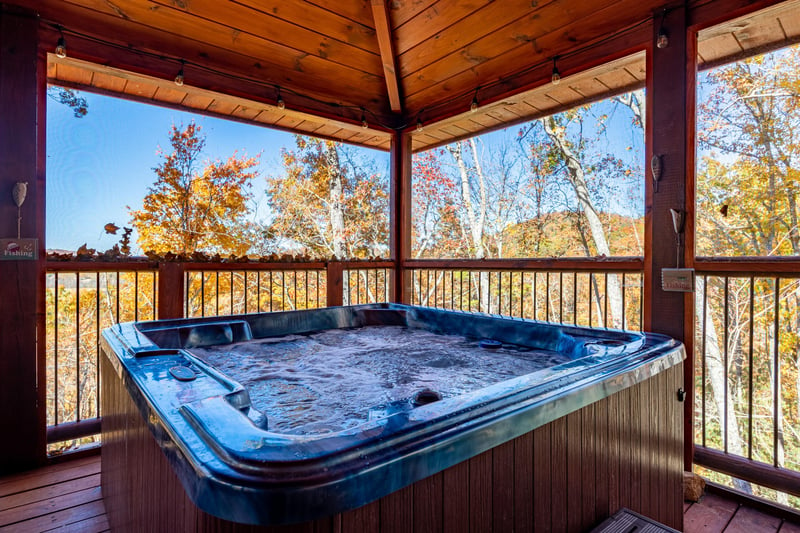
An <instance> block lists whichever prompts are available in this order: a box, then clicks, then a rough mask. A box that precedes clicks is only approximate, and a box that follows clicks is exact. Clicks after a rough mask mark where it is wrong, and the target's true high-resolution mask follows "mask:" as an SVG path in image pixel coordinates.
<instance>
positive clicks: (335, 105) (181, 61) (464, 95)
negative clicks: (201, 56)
mask: <svg viewBox="0 0 800 533" xmlns="http://www.w3.org/2000/svg"><path fill="white" fill-rule="evenodd" d="M668 12H669V10H666V11H665V12H663V13H664V14H663V15H662V16H666V13H668ZM660 13H662V12H660ZM655 18H656V16H655V15H651V16H649V17H647V18H644V19H642V20H640V21H639V22H636V23H634V24H631V25H629V26H627V27H625V28H622V29H620V30H618V31H616V32H614V33H612V34H609V35H606V36H604V37H602V38H600V39H595V40H593V41H589V42H587V43H586V44H584V45H583V46H581V47H579V48H576V49H573V50H570V51H568V52H565V53H562V54H558V59H559V61H563V60H564V59H565V58H570V57H574V56H576V55H579V54H581V53H583V52H585V51H587V50H589V49H591V48H594V47H597V46H599V45H602V44H605V43H608V42H611V41H613V40H615V39H617V38H619V37H621V36H623V35H626V34H628V33H631V32H633V31H635V30H637V29H639V28H640V27H642V26H644V25H645V24H648V23H651V22H653V21H654V20H655ZM42 22H43V23H44V24H46V25H48V26H50V27H51V28H53V29H54V30H56V31H60V32H62V33H66V34H68V35H73V36H75V37H79V38H81V39H86V40H88V41H92V42H95V43H99V44H102V45H104V46H109V47H112V48H116V49H119V50H125V51H127V52H132V53H134V54H138V55H141V56H144V57H150V58H153V59H157V60H159V61H166V62H171V63H175V65H177V66H181V65H188V66H191V67H193V68H196V69H198V70H202V71H205V72H207V73H210V74H214V75H217V76H221V77H225V78H228V79H232V80H235V81H246V82H248V83H253V84H255V85H258V86H261V87H265V88H269V89H272V90H273V91H274V92H275V94H276V95H277V96H276V103H275V107H277V101H278V99H279V98H280V97H281V96H282V95H283V94H287V93H288V94H291V95H294V96H297V97H299V98H302V99H305V100H308V101H311V102H314V103H316V104H319V105H323V106H327V107H330V108H331V109H333V110H339V111H343V110H347V111H354V112H355V113H356V114H354V116H358V113H360V112H362V111H366V113H368V114H369V115H370V116H371V117H372V118H373V120H372V121H370V122H371V123H373V124H376V125H378V126H381V127H382V128H384V129H388V130H395V131H402V130H405V129H406V128H408V127H409V126H412V125H416V124H418V123H419V122H422V117H423V115H424V114H425V113H426V112H427V113H430V112H431V111H433V110H436V109H440V108H443V107H446V106H449V105H450V104H453V103H454V102H457V101H461V100H466V101H467V102H469V104H471V103H472V98H471V97H477V94H478V92H479V91H486V90H487V89H491V88H492V87H497V86H500V85H503V84H505V83H507V82H509V81H512V80H514V79H516V78H518V77H520V76H524V75H525V74H529V73H530V72H533V71H535V70H538V69H540V68H543V67H547V66H549V65H550V64H551V62H552V60H553V59H552V57H548V58H546V59H543V60H542V61H539V62H537V63H534V64H532V65H529V66H528V67H526V68H524V69H522V70H520V71H517V72H515V73H514V74H512V75H509V76H504V77H502V78H498V79H496V80H495V81H493V82H490V83H487V84H483V85H478V86H477V87H475V88H471V89H469V90H468V91H463V92H460V93H458V94H455V95H453V96H451V97H450V98H447V99H445V100H442V101H439V102H436V103H435V104H432V105H430V106H427V107H423V108H421V109H420V110H419V111H418V112H417V113H415V115H414V118H413V119H412V120H409V121H406V122H405V123H403V124H387V123H385V122H383V121H382V117H381V116H379V115H377V114H376V113H375V112H374V111H372V110H371V109H368V108H365V107H363V106H360V105H354V104H342V103H340V102H334V101H330V100H324V99H322V98H318V97H316V96H312V95H309V94H304V93H301V92H298V91H295V90H293V89H291V88H288V87H285V86H283V85H280V84H277V83H273V82H267V81H264V80H260V79H257V78H253V77H250V76H245V75H241V74H233V73H230V72H226V71H224V70H219V69H216V68H214V67H210V66H208V65H204V64H202V63H196V62H194V61H188V60H186V59H185V58H179V57H174V56H170V55H165V54H160V53H156V52H150V51H147V50H142V49H140V48H136V47H133V46H129V45H123V44H119V43H115V42H113V41H107V40H105V39H101V38H99V37H95V36H93V35H89V34H86V33H83V32H80V31H76V30H71V29H68V28H66V27H64V26H63V25H62V24H59V23H56V22H53V21H49V20H42ZM484 105H486V104H484ZM341 118H343V119H345V120H350V118H349V117H345V116H344V115H343V114H342V115H341ZM353 120H354V121H355V120H356V119H353Z"/></svg>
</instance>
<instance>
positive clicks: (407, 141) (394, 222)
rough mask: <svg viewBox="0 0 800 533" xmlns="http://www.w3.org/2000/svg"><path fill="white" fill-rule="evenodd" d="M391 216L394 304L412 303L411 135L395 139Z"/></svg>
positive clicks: (398, 134) (398, 133)
mask: <svg viewBox="0 0 800 533" xmlns="http://www.w3.org/2000/svg"><path fill="white" fill-rule="evenodd" d="M390 169H391V178H390V200H389V205H390V206H391V212H390V215H389V235H390V237H389V238H390V242H389V248H390V253H391V256H392V259H393V260H394V261H395V266H394V282H393V284H392V297H391V300H392V301H393V302H398V303H410V301H409V299H408V294H407V288H408V283H407V281H408V274H407V272H408V270H407V269H406V268H405V265H404V263H405V261H406V260H408V259H410V258H411V200H412V199H411V135H410V134H408V133H401V132H396V133H395V134H394V136H393V137H392V150H391V167H390Z"/></svg>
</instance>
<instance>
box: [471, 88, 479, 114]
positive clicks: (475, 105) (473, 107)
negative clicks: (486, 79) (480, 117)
mask: <svg viewBox="0 0 800 533" xmlns="http://www.w3.org/2000/svg"><path fill="white" fill-rule="evenodd" d="M469 110H470V111H472V112H473V113H475V112H476V111H477V110H478V89H475V95H474V96H473V97H472V103H471V104H470V105H469Z"/></svg>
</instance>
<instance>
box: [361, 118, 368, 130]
mask: <svg viewBox="0 0 800 533" xmlns="http://www.w3.org/2000/svg"><path fill="white" fill-rule="evenodd" d="M361 127H362V128H364V129H367V128H369V124H368V123H367V119H366V118H363V117H362V118H361Z"/></svg>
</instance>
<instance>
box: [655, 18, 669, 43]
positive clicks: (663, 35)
mask: <svg viewBox="0 0 800 533" xmlns="http://www.w3.org/2000/svg"><path fill="white" fill-rule="evenodd" d="M666 18H667V10H666V9H665V10H664V12H663V13H662V14H661V24H660V25H659V27H658V36H657V37H656V47H657V48H661V49H662V50H663V49H664V48H666V47H667V46H669V37H668V36H667V30H666V29H664V19H666Z"/></svg>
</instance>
